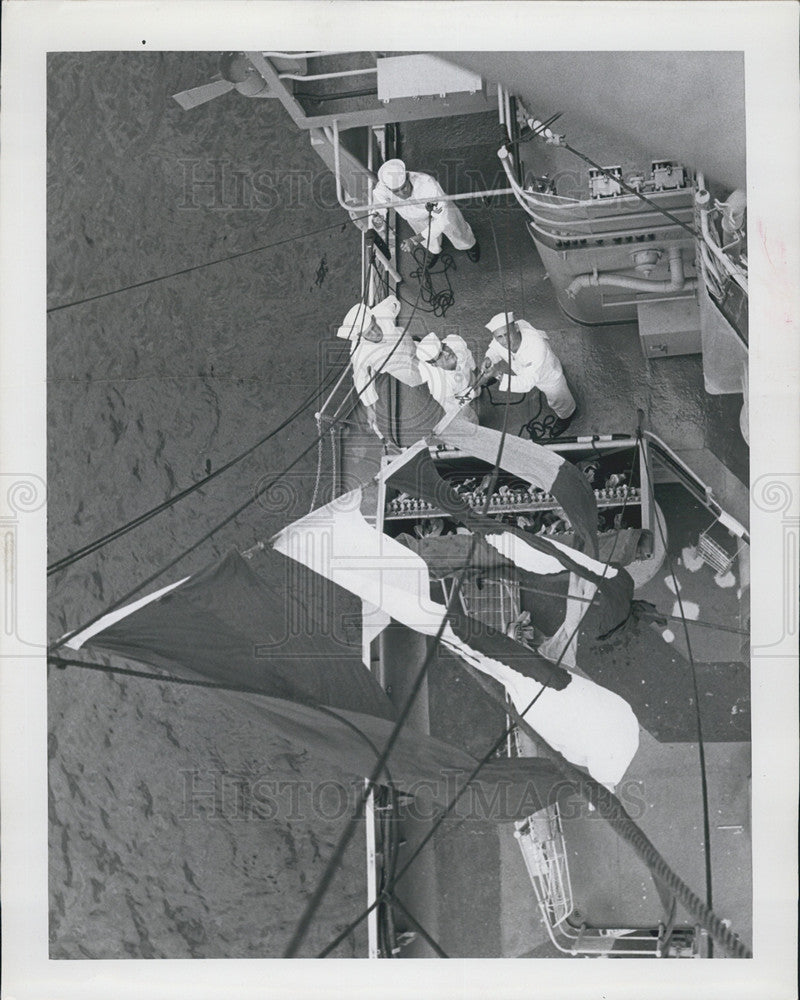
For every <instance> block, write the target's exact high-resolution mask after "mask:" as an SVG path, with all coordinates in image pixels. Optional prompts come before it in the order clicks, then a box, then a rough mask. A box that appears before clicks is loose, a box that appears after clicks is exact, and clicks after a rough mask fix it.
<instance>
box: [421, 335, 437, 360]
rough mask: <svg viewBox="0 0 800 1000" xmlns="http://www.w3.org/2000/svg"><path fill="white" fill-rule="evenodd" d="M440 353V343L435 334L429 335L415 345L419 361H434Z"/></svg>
mask: <svg viewBox="0 0 800 1000" xmlns="http://www.w3.org/2000/svg"><path fill="white" fill-rule="evenodd" d="M441 353H442V342H441V340H439V338H438V337H437V336H436V334H435V333H429V334H428V335H427V336H425V337H423V338H422V340H421V341H420V342H419V343H418V344H417V359H418V360H419V361H435V360H436V359H437V358H438V357H439V355H440V354H441Z"/></svg>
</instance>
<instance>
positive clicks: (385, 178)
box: [378, 160, 406, 191]
mask: <svg viewBox="0 0 800 1000" xmlns="http://www.w3.org/2000/svg"><path fill="white" fill-rule="evenodd" d="M378 180H379V181H381V183H383V184H385V185H386V187H388V188H389V189H390V190H391V191H397V190H398V188H401V187H402V186H403V184H405V180H406V165H405V163H403V161H402V160H387V161H386V162H385V163H382V164H381V167H380V170H378Z"/></svg>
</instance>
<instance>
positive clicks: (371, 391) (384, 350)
mask: <svg viewBox="0 0 800 1000" xmlns="http://www.w3.org/2000/svg"><path fill="white" fill-rule="evenodd" d="M399 312H400V302H399V301H398V299H397V298H396V297H395V296H394V295H389V296H387V297H386V298H385V299H383V300H382V301H381V302H378V303H377V304H376V305H374V306H372V308H370V307H369V306H366V305H365V304H364V303H363V302H359V303H358V304H357V305H354V306H353V308H352V309H350V310H349V312H348V313H347V315H346V316H345V318H344V321H343V322H342V325H341V326H340V327H339V329H338V330H337V331H336V336H337V337H341V338H343V339H344V340H349V341H350V360H351V361H352V364H353V383H354V385H355V389H356V392H357V393H358V396H359V399H360V401H361V402H362V403H363V405H364V406H365V408H366V410H367V417H368V419H369V422H370V425H371V427H372V429H373V430H374V431H375V432H376V434H378V436H379V437H380V436H382V435H381V434H380V431H379V430H378V427H377V424H376V422H375V404H376V403H377V402H378V390H377V388H376V382H377V379H378V376H379V375H381V374H383V373H386V374H387V375H391V376H392V377H393V378H396V379H398V380H399V381H400V382H404V383H405V384H406V385H409V386H417V385H422V375H421V374H420V371H419V364H418V363H417V357H416V352H415V350H414V341H413V340H412V339H411V337H410V336H409V334H408V332H407V331H405V330H402V329H400V328H399V327H398V326H396V325H395V320H396V318H397V316H398V314H399Z"/></svg>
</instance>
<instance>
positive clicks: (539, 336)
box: [479, 312, 577, 436]
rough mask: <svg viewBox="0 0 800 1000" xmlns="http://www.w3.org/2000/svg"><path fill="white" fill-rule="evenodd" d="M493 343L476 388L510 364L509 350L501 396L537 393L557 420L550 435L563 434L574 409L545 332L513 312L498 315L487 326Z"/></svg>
mask: <svg viewBox="0 0 800 1000" xmlns="http://www.w3.org/2000/svg"><path fill="white" fill-rule="evenodd" d="M486 329H487V330H488V331H489V332H490V333H491V334H492V336H493V339H492V341H491V343H490V344H489V347H488V349H487V351H486V357H485V358H484V361H483V369H482V372H483V373H482V375H481V377H480V379H479V385H486V384H487V383H489V382H491V381H492V380H493V378H494V376H495V371H496V369H497V368H498V367H499V366H500V365H501V364H502V363H503V362H505V363H506V364H508V361H509V355H508V351H509V346H510V347H511V372H512V373H513V374H508V373H506V374H503V375H501V376H500V384H499V386H498V388H499V390H500V391H501V392H530V390H531V389H533V388H534V387H536V388H538V389H540V390H541V391H542V392H543V393H544V395H545V397H546V399H547V402H548V405H549V406H550V407H551V409H552V410H553V412H554V413H555V415H556V417H557V418H558V419H557V420H556V422H555V424H554V425H553V430H552V435H553V436H555V435H557V434H562V433H563V432H564V431H565V430H566V429H567V427H568V426H569V424H570V422H571V421H572V418H573V417H574V416H575V413H576V411H577V407H576V404H575V399H574V397H573V395H572V393H571V392H570V389H569V386H568V385H567V380H566V378H565V377H564V369H563V368H562V367H561V362H560V361H559V360H558V358H557V357H556V355H555V352H554V351H553V349H552V347H551V346H550V338H549V337H548V336H547V334H546V333H545V332H544V330H537V329H536V328H535V327H533V326H531V324H530V323H527V322H526V321H525V320H524V319H518V320H515V319H514V314H513V313H512V312H508V313H505V312H501V313H497V315H496V316H493V317H492V318H491V319H490V320H489V322H488V323H487V324H486Z"/></svg>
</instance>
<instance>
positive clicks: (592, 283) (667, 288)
mask: <svg viewBox="0 0 800 1000" xmlns="http://www.w3.org/2000/svg"><path fill="white" fill-rule="evenodd" d="M601 286H602V287H604V288H625V289H627V290H628V291H631V292H650V293H653V294H658V293H661V292H683V291H686V292H693V291H695V290H696V289H697V278H687V277H686V275H685V274H684V272H683V257H682V255H681V248H680V247H670V249H669V280H664V281H658V280H654V279H652V278H634V277H633V276H632V275H628V274H598V273H597V272H596V271H595V272H594V273H592V274H579V275H578V276H577V277H576V278H573V279H572V281H571V282H570V283H569V285H567V288H566V292H567V295H569V297H570V298H573V299H574V298H575V296H576V295H577V294H578V292H580V291H582V290H583V289H584V288H598V287H601Z"/></svg>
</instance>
